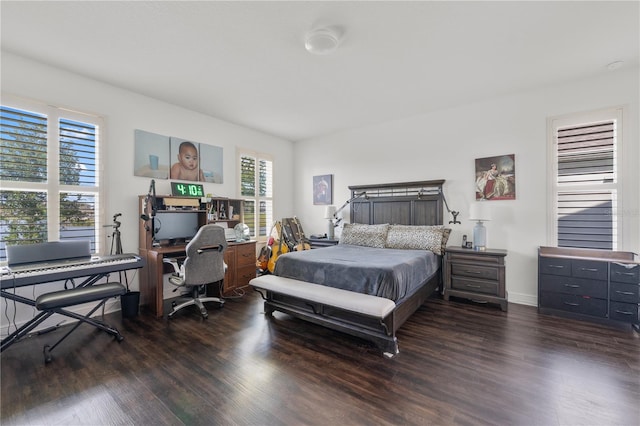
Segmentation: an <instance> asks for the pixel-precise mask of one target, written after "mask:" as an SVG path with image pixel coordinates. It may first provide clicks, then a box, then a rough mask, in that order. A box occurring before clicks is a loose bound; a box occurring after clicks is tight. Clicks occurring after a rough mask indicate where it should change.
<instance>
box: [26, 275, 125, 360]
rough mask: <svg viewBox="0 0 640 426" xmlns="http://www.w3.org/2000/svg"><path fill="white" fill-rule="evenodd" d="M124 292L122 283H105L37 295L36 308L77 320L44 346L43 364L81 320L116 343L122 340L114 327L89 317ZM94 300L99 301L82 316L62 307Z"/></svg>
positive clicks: (50, 358) (51, 358)
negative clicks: (111, 337) (63, 332)
mask: <svg viewBox="0 0 640 426" xmlns="http://www.w3.org/2000/svg"><path fill="white" fill-rule="evenodd" d="M125 293H126V289H125V287H124V286H123V285H122V284H120V283H107V284H97V285H93V286H87V287H79V288H73V289H71V290H60V291H54V292H51V293H45V294H42V295H40V296H38V298H37V299H36V308H37V309H39V310H41V311H45V312H47V313H48V314H49V315H51V314H52V313H56V314H60V315H65V316H67V317H69V318H73V319H76V320H78V322H77V323H76V324H75V325H74V326H73V327H71V329H70V330H69V331H67V333H66V334H65V335H64V336H62V338H60V340H58V341H57V342H56V343H55V344H54V345H45V346H44V350H43V352H44V362H45V364H48V363H50V362H51V361H52V360H53V357H52V356H51V351H53V349H54V348H55V347H56V346H58V345H59V344H60V343H61V342H62V341H63V340H64V339H66V338H67V336H69V335H70V334H71V333H73V331H74V330H75V329H76V328H78V327H79V326H80V324H82V323H83V322H84V323H87V324H89V325H92V326H94V327H96V328H98V329H100V330H103V331H105V332H107V333H109V334H111V335H112V336H114V337H115V338H116V340H117V341H118V343H120V342H122V340H124V337H123V336H122V335H121V334H120V332H119V331H118V330H117V329H116V328H114V327H111V326H110V325H108V324H105V323H104V322H102V321H99V320H97V319H95V318H91V315H93V313H94V312H95V311H97V310H98V308H100V307H101V306H103V305H104V304H105V303H106V301H107V300H109V299H110V298H112V297H116V296H121V295H123V294H125ZM96 301H99V303H98V304H97V305H96V306H95V307H94V308H93V309H91V310H90V311H89V313H87V314H86V315H84V316H83V315H80V314H77V313H75V312H72V311H66V310H64V309H63V308H66V307H68V306H73V305H79V304H82V303H88V302H96Z"/></svg>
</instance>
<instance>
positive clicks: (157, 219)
mask: <svg viewBox="0 0 640 426" xmlns="http://www.w3.org/2000/svg"><path fill="white" fill-rule="evenodd" d="M198 228H199V227H198V212H157V213H156V215H155V216H154V218H153V240H154V241H155V242H158V243H159V242H160V241H163V240H167V241H168V242H169V244H175V243H177V242H183V241H184V242H188V241H189V240H191V239H192V238H193V237H194V236H195V235H196V233H197V232H198Z"/></svg>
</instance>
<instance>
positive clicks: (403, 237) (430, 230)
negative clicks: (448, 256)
mask: <svg viewBox="0 0 640 426" xmlns="http://www.w3.org/2000/svg"><path fill="white" fill-rule="evenodd" d="M450 233H451V229H449V228H445V227H444V226H441V225H435V226H412V225H391V226H390V227H389V232H388V233H387V243H386V245H385V247H387V248H393V249H414V250H431V251H432V252H434V253H435V254H440V255H441V254H443V253H444V248H445V247H446V246H447V241H448V240H449V234H450Z"/></svg>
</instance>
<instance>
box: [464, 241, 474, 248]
mask: <svg viewBox="0 0 640 426" xmlns="http://www.w3.org/2000/svg"><path fill="white" fill-rule="evenodd" d="M464 245H465V248H468V249H470V248H473V243H472V242H471V241H467V242H466V243H465V244H464Z"/></svg>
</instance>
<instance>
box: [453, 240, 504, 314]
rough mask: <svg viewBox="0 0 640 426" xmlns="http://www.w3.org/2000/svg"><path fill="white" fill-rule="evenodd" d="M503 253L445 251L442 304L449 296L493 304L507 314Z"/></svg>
mask: <svg viewBox="0 0 640 426" xmlns="http://www.w3.org/2000/svg"><path fill="white" fill-rule="evenodd" d="M506 256H507V251H506V250H501V249H486V250H482V251H476V250H471V249H463V248H457V247H447V249H446V252H445V255H444V300H449V297H450V296H454V297H462V298H465V299H471V300H473V301H476V302H481V303H495V304H498V305H500V309H502V310H503V311H506V310H507V291H506V282H505V257H506Z"/></svg>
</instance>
